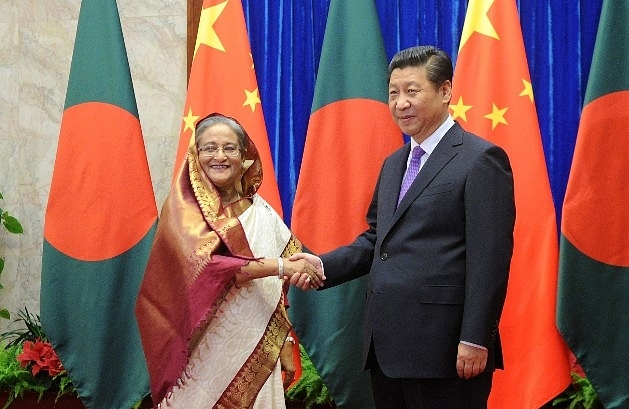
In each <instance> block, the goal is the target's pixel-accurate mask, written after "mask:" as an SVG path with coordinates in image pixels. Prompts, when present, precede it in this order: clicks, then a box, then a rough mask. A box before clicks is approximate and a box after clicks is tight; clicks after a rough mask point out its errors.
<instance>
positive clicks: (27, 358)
mask: <svg viewBox="0 0 629 409" xmlns="http://www.w3.org/2000/svg"><path fill="white" fill-rule="evenodd" d="M17 360H18V361H19V362H20V365H22V368H26V367H28V366H29V365H31V372H32V373H33V376H35V375H37V374H38V373H39V371H48V375H50V376H52V377H54V376H56V375H59V374H60V373H61V372H63V371H64V368H63V365H62V364H61V361H60V360H59V357H58V356H57V353H56V352H55V350H54V349H53V348H52V345H50V343H49V342H43V341H41V340H40V339H38V340H36V341H35V342H33V341H25V342H24V346H23V349H22V353H21V354H20V355H18V357H17Z"/></svg>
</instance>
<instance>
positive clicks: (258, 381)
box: [136, 140, 298, 409]
mask: <svg viewBox="0 0 629 409" xmlns="http://www.w3.org/2000/svg"><path fill="white" fill-rule="evenodd" d="M244 161H245V165H246V170H245V172H244V173H243V176H242V178H241V186H240V190H241V191H242V193H243V195H244V198H243V199H241V200H240V201H238V202H236V203H233V204H231V205H229V206H227V207H224V206H223V205H222V204H221V199H220V196H219V194H218V192H217V190H216V188H215V187H214V186H213V184H212V183H211V181H210V180H209V179H208V178H207V176H206V175H205V173H204V172H203V171H202V170H201V167H200V164H199V161H198V154H197V149H196V145H195V143H194V140H192V141H191V143H190V147H189V150H188V154H187V162H186V163H185V164H184V166H182V168H181V169H180V171H179V174H178V177H177V178H176V180H175V182H174V184H173V186H172V188H171V191H170V193H169V195H168V197H167V199H166V201H165V203H164V206H163V208H162V212H161V215H160V220H159V223H158V227H157V232H156V237H155V241H154V244H153V248H152V251H151V255H150V257H149V261H148V264H147V268H146V272H145V275H144V278H143V281H142V284H141V286H140V291H139V294H138V300H137V303H136V316H137V320H138V327H139V330H140V335H141V338H142V345H143V349H144V354H145V357H146V361H147V367H148V370H149V375H150V383H151V394H152V399H153V402H154V404H155V405H157V404H158V403H160V402H162V401H164V400H165V402H168V405H169V406H170V402H169V401H170V400H171V398H177V395H183V394H182V393H181V392H180V391H182V390H186V388H188V387H190V389H193V388H194V387H195V386H194V383H196V382H197V378H198V377H200V375H199V371H204V372H205V373H206V374H210V375H206V378H207V379H206V382H210V383H211V386H212V388H215V389H217V391H216V392H215V393H214V392H213V393H214V394H215V395H216V396H209V395H208V396H204V397H203V398H202V399H203V406H199V407H216V408H222V407H224V408H250V407H254V403H255V400H256V397H257V395H258V393H259V392H260V390H261V389H262V388H263V385H264V384H265V383H267V380H268V379H269V377H271V375H272V373H273V372H274V371H275V372H279V370H277V368H278V366H279V362H278V357H279V352H280V349H281V347H282V345H283V343H284V340H285V338H286V336H287V334H288V332H289V331H290V328H291V326H290V323H289V321H288V317H287V315H286V311H285V308H284V302H283V298H282V297H283V296H282V280H278V278H277V277H266V278H262V279H255V280H251V281H248V282H246V283H244V284H242V285H237V284H236V274H237V273H240V269H241V267H243V266H245V265H246V264H247V263H248V262H250V261H251V260H255V259H259V258H263V257H279V256H280V255H281V253H282V252H283V250H285V249H286V248H290V247H291V246H290V244H291V243H292V244H293V245H294V246H295V247H296V246H298V244H295V243H297V242H296V241H295V240H292V239H291V238H292V236H291V233H290V231H289V230H288V228H287V227H286V226H285V225H284V223H283V222H282V221H281V218H280V217H279V216H278V215H277V213H275V212H274V211H273V210H272V208H271V207H270V206H269V205H268V204H266V202H264V200H262V199H261V198H259V197H258V196H257V195H256V191H257V189H258V187H259V186H260V184H261V181H262V169H261V165H260V160H259V157H258V154H257V151H256V148H255V146H254V145H253V143H252V142H251V141H250V140H249V145H248V149H247V151H246V153H245V157H244ZM241 219H242V221H241ZM250 241H251V242H250ZM260 243H262V244H260ZM295 249H296V248H295ZM246 314H249V315H246ZM245 315H246V316H245ZM254 321H255V322H254ZM221 331H222V332H221ZM217 348H219V349H217ZM220 348H223V349H220ZM232 349H233V350H232ZM224 351H227V352H224ZM224 353H225V354H226V356H228V355H229V356H232V358H230V359H220V356H221V354H224ZM204 354H211V355H212V356H211V357H210V358H209V359H206V358H207V357H206V356H204ZM217 358H218V359H217ZM226 362H227V363H229V365H227V367H224V366H225V365H224V364H225V363H226ZM208 365H211V366H215V367H208ZM219 366H220V367H219ZM275 376H277V374H276V375H275ZM274 379H275V381H274V382H275V383H276V378H274ZM279 382H280V386H281V374H280V379H279ZM196 387H198V388H201V389H203V390H205V389H208V388H209V387H208V385H205V386H203V385H197V386H196ZM282 398H283V395H282ZM208 402H209V403H208ZM282 402H283V399H282ZM188 405H189V403H188V404H186V406H178V405H175V406H176V407H186V408H189V409H192V408H193V407H196V406H188ZM282 405H283V403H282Z"/></svg>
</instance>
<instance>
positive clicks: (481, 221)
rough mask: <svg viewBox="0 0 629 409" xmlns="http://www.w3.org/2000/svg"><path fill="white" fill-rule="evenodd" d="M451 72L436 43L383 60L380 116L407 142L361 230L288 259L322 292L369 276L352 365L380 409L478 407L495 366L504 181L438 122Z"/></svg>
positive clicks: (481, 146)
mask: <svg viewBox="0 0 629 409" xmlns="http://www.w3.org/2000/svg"><path fill="white" fill-rule="evenodd" d="M452 75H453V69H452V61H451V59H450V57H449V56H448V55H447V54H446V53H445V52H443V51H442V50H440V49H438V48H435V47H428V46H421V47H412V48H409V49H406V50H402V51H400V52H398V53H397V54H396V55H395V56H394V57H393V59H392V61H391V63H390V64H389V108H390V110H391V114H392V116H393V119H394V120H395V122H396V123H397V124H398V126H399V127H400V129H401V130H402V132H403V133H404V134H406V135H408V136H410V137H411V141H410V142H409V143H407V144H406V145H404V146H403V147H402V148H400V149H399V150H397V151H396V152H394V153H393V154H392V155H391V156H389V157H388V158H387V159H386V160H385V161H384V163H383V165H382V170H381V172H380V176H379V178H378V183H377V185H376V188H375V191H374V195H373V199H372V201H371V204H370V206H369V210H368V212H367V216H366V219H367V224H368V226H369V227H368V229H367V230H366V231H365V232H364V233H362V234H361V235H360V236H358V237H357V238H356V240H355V241H354V242H353V243H351V244H349V245H347V246H343V247H340V248H338V249H336V250H334V251H331V252H329V253H326V254H323V255H321V256H320V258H318V257H316V256H314V255H312V254H305V253H301V254H299V255H297V256H295V257H299V258H306V259H307V260H308V261H309V262H310V263H312V264H313V265H315V266H316V267H317V268H319V269H323V268H324V267H325V273H326V274H325V275H326V277H327V279H326V281H325V287H323V288H324V289H325V288H329V287H332V286H335V285H338V284H341V283H344V282H346V281H348V280H352V279H354V278H357V277H360V276H362V275H365V274H370V280H369V284H368V288H367V294H366V302H367V306H366V316H365V334H364V337H365V338H364V341H365V342H364V350H363V353H364V354H363V358H364V363H365V368H367V369H369V370H370V372H371V378H372V385H373V391H374V399H375V402H376V407H377V408H379V409H404V408H408V409H476V408H486V407H487V398H488V396H489V392H490V389H491V381H492V375H493V371H494V369H495V368H501V367H502V354H501V348H500V338H499V335H498V321H499V319H500V315H501V312H502V308H503V305H504V300H505V295H506V289H507V279H508V272H509V265H510V261H511V256H512V252H513V227H514V223H515V202H514V193H513V177H512V173H511V167H510V164H509V159H508V157H507V155H506V153H505V152H504V151H503V150H502V149H501V148H500V147H498V146H496V145H493V144H492V143H490V142H488V141H486V140H484V139H481V138H480V137H478V136H476V135H473V134H471V133H469V132H466V131H465V130H464V129H463V128H462V127H461V126H460V125H459V124H458V123H456V122H454V120H453V119H452V117H451V116H450V115H449V112H448V104H449V102H450V98H451V91H452ZM416 147H419V148H421V150H419V149H416ZM413 152H415V154H413ZM413 169H415V172H417V169H419V173H417V176H416V177H414V180H413V176H412V175H410V176H407V175H406V174H407V173H413ZM409 177H410V182H409V183H410V187H409V188H408V191H406V193H404V192H403V190H405V189H406V187H402V185H404V184H406V183H405V182H404V181H403V180H404V179H408V178H409ZM350 182H351V181H350ZM401 190H402V191H401ZM304 280H305V278H301V279H300V281H299V282H297V283H293V284H297V285H298V286H300V287H302V288H307V283H306V282H304Z"/></svg>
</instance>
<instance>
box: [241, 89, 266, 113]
mask: <svg viewBox="0 0 629 409" xmlns="http://www.w3.org/2000/svg"><path fill="white" fill-rule="evenodd" d="M245 95H246V96H247V98H246V99H245V103H244V104H242V106H243V107H244V106H245V105H249V106H251V112H255V110H256V104H260V103H262V101H260V97H259V96H258V89H257V88H256V89H254V90H253V91H248V90H245Z"/></svg>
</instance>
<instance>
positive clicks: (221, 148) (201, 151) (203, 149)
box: [197, 145, 240, 158]
mask: <svg viewBox="0 0 629 409" xmlns="http://www.w3.org/2000/svg"><path fill="white" fill-rule="evenodd" d="M232 147H233V148H236V150H235V151H234V153H233V154H228V153H227V152H225V148H232ZM210 148H212V149H216V151H215V152H210V151H209V150H208V149H210ZM197 151H198V152H199V156H203V157H206V158H213V157H215V156H216V155H217V154H218V151H221V152H223V155H225V156H226V157H228V158H237V157H238V155H240V147H239V146H231V145H229V146H202V147H200V148H197Z"/></svg>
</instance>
